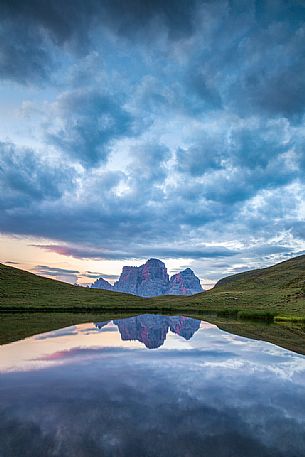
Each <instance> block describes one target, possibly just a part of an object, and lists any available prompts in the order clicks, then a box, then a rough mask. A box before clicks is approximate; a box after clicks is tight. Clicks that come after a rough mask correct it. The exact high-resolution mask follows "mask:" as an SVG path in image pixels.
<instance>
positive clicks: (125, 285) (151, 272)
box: [91, 259, 203, 297]
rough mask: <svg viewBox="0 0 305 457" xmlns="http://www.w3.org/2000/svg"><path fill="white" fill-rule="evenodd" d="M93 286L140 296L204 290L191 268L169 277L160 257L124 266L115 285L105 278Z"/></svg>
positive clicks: (180, 293) (189, 293) (179, 293)
mask: <svg viewBox="0 0 305 457" xmlns="http://www.w3.org/2000/svg"><path fill="white" fill-rule="evenodd" d="M109 286H110V288H109ZM91 287H92V288H97V289H107V290H114V291H116V292H124V293H129V294H133V295H139V296H140V297H157V296H159V295H192V294H196V293H199V292H202V291H203V290H202V287H201V285H200V281H199V278H197V276H195V274H194V272H193V271H192V270H191V269H190V268H187V269H186V270H184V271H181V272H180V273H177V274H175V275H174V276H172V277H171V278H169V276H168V273H167V269H166V267H165V264H164V263H163V262H161V260H159V259H149V260H148V261H147V262H146V263H145V264H144V265H141V266H140V267H128V266H124V267H123V270H122V273H121V276H120V278H119V280H118V281H116V283H115V284H114V286H113V287H111V285H110V284H109V283H108V282H107V281H105V280H104V279H103V278H100V279H99V280H97V281H95V283H93V284H92V286H91Z"/></svg>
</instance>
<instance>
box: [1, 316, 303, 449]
mask: <svg viewBox="0 0 305 457" xmlns="http://www.w3.org/2000/svg"><path fill="white" fill-rule="evenodd" d="M0 375H1V376H0V397H1V398H0V399H1V401H0V456H1V457H42V456H45V457H49V456H50V457H51V456H52V457H95V456H96V457H97V456H106V457H108V456H109V457H110V456H111V457H116V456H117V457H124V456H126V457H145V456H147V457H163V456H164V457H170V456H173V457H178V456H179V457H181V456H183V457H192V456H198V457H199V456H200V457H202V456H209V457H214V456H215V457H216V456H217V457H235V456H236V457H248V456H249V457H250V456H251V457H265V456H266V457H271V456H274V457H282V456H283V457H304V455H305V357H304V356H303V355H300V354H296V353H294V352H292V351H289V350H286V349H283V348H280V347H278V346H276V345H273V344H271V343H267V342H264V341H257V340H251V339H249V338H245V337H241V336H236V335H234V334H231V333H228V332H225V331H223V330H220V329H219V328H218V327H217V326H216V325H213V324H210V323H207V322H204V321H201V320H197V319H192V318H188V317H181V316H158V315H139V316H136V317H129V318H125V319H115V320H109V321H108V320H106V321H101V322H95V323H92V322H88V323H85V324H78V325H73V326H70V327H65V328H62V329H60V330H56V331H51V332H48V333H43V334H39V335H37V336H33V337H30V338H26V339H24V340H20V341H17V342H14V343H10V344H5V345H2V346H0Z"/></svg>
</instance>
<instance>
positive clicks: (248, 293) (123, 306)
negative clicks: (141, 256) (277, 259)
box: [0, 255, 305, 320]
mask: <svg viewBox="0 0 305 457" xmlns="http://www.w3.org/2000/svg"><path fill="white" fill-rule="evenodd" d="M108 311H111V312H112V311H117V312H137V311H141V312H143V311H146V312H147V311H150V312H153V311H157V312H159V311H160V312H169V311H170V312H177V311H179V312H182V311H183V312H196V313H198V312H199V313H201V312H203V313H204V312H209V313H212V312H215V313H217V314H218V315H222V316H225V315H229V316H234V315H237V316H238V317H240V318H247V317H248V318H254V319H255V318H257V319H277V320H281V319H282V320H287V319H288V320H302V319H304V320H305V256H304V255H303V256H300V257H295V258H292V259H290V260H287V261H285V262H282V263H279V264H277V265H274V266H272V267H268V268H264V269H259V270H253V271H247V272H244V273H239V274H236V275H234V276H229V277H227V278H224V279H221V280H220V281H219V282H218V283H217V284H216V286H215V287H214V288H213V289H211V290H209V291H207V292H203V293H199V294H196V295H192V296H160V297H153V298H141V297H137V296H135V295H129V294H125V293H119V292H113V291H107V290H99V289H89V288H83V287H76V286H72V285H70V284H66V283H63V282H60V281H56V280H53V279H47V278H43V277H40V276H36V275H34V274H32V273H29V272H27V271H23V270H20V269H17V268H13V267H10V266H6V265H2V264H0V312H84V313H86V312H108Z"/></svg>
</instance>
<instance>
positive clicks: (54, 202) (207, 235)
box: [0, 0, 305, 281]
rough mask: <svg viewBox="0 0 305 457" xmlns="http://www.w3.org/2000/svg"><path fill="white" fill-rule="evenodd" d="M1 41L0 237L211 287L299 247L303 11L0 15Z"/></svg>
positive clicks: (151, 4) (126, 6)
mask: <svg viewBox="0 0 305 457" xmlns="http://www.w3.org/2000/svg"><path fill="white" fill-rule="evenodd" d="M0 37H2V39H1V40H0V94H1V96H3V100H4V101H3V106H2V109H1V116H3V123H2V124H3V126H2V127H1V126H0V188H1V191H2V192H1V197H0V206H1V209H2V214H1V220H0V230H1V232H2V233H5V234H14V235H16V234H17V235H27V236H32V237H36V238H38V237H39V238H41V237H42V238H44V239H46V240H44V241H43V242H40V241H38V242H37V241H35V242H33V243H35V244H39V245H41V246H42V247H43V249H47V250H49V251H52V252H56V253H60V254H63V255H66V256H73V257H75V258H79V259H84V258H86V259H87V258H91V259H106V260H124V261H125V260H128V259H135V258H136V259H140V258H147V257H150V256H154V257H161V258H175V259H186V260H185V263H193V265H194V266H196V268H197V269H198V270H199V271H201V276H202V277H203V276H204V277H205V278H206V280H207V281H209V280H211V281H212V279H213V280H214V279H215V278H217V277H220V276H223V275H224V274H225V273H228V272H234V271H240V270H242V269H246V268H249V267H250V268H252V267H256V266H263V265H267V264H269V263H272V262H275V261H276V260H281V259H283V258H286V257H287V256H290V255H293V254H294V253H297V252H301V251H303V250H304V249H305V236H304V233H305V208H304V203H303V202H304V197H305V185H304V184H305V183H304V170H305V148H304V140H305V124H304V121H305V95H304V94H305V57H304V52H303V48H304V38H305V6H304V4H303V2H300V1H298V0H288V1H284V0H279V1H276V2H275V1H273V0H267V1H265V2H257V1H254V0H253V1H249V2H244V1H243V0H237V1H234V2H231V1H229V0H216V1H203V0H197V1H195V0H194V1H184V0H183V1H173V0H171V1H170V0H167V1H159V0H158V1H151V0H147V1H142V2H139V1H137V0H127V1H125V2H121V1H119V0H111V1H110V0H109V1H108V0H105V1H99V0H88V1H87V2H82V1H78V0H77V1H73V2H72V0H71V1H70V0H68V1H66V2H64V4H62V2H59V1H58V0H55V1H52V2H46V1H38V0H26V1H22V2H21V1H18V0H14V1H4V2H2V5H1V12H0ZM7 93H10V94H11V95H10V96H9V97H8V96H7ZM215 259H217V261H216V260H215ZM46 262H47V261H46ZM212 262H214V265H218V267H216V266H215V267H213V265H212ZM40 263H42V261H40ZM86 268H95V267H86ZM101 268H103V269H104V266H103V267H101ZM97 269H98V267H97ZM89 274H91V273H89ZM109 274H110V272H109Z"/></svg>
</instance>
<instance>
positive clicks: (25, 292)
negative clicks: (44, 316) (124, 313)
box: [0, 264, 143, 310]
mask: <svg viewBox="0 0 305 457" xmlns="http://www.w3.org/2000/svg"><path fill="white" fill-rule="evenodd" d="M142 305H143V299H142V298H140V297H135V296H133V295H129V294H122V293H119V292H112V291H107V290H96V289H87V288H84V287H75V286H72V285H70V284H66V283H63V282H60V281H55V280H53V279H47V278H43V277H41V276H37V275H34V274H32V273H29V272H28V271H23V270H20V269H18V268H13V267H9V266H6V265H3V264H0V310H1V309H2V310H4V309H8V308H9V309H11V308H15V309H18V308H29V309H30V308H36V307H41V308H43V309H49V308H52V309H60V308H62V309H67V310H73V309H78V308H83V309H84V310H86V309H91V308H110V309H113V308H123V309H124V307H125V306H127V307H130V306H135V307H141V306H142Z"/></svg>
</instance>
